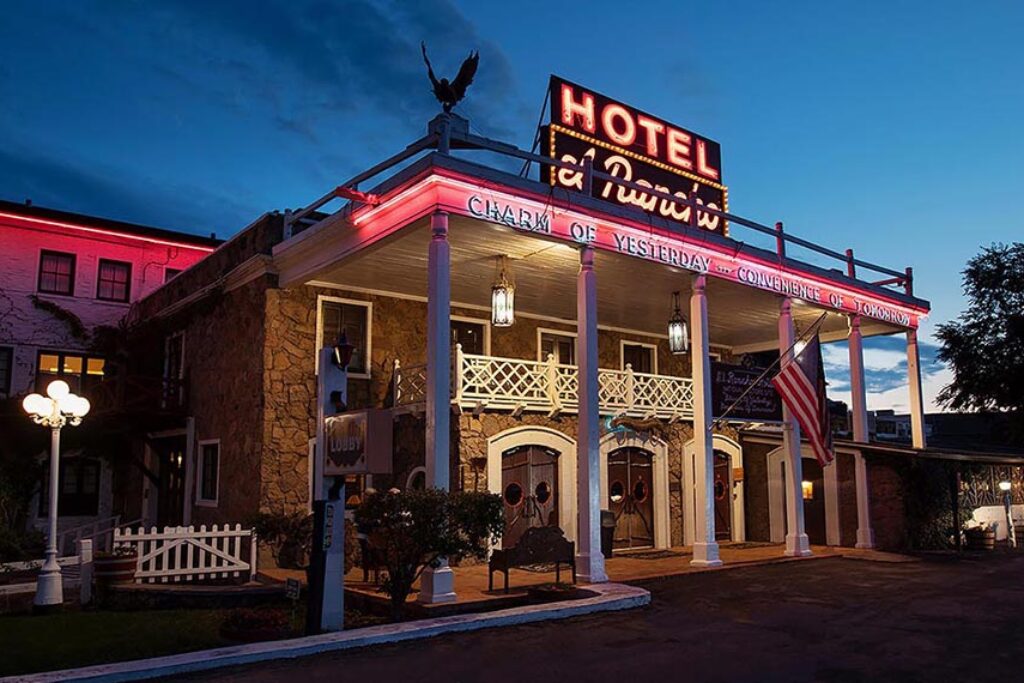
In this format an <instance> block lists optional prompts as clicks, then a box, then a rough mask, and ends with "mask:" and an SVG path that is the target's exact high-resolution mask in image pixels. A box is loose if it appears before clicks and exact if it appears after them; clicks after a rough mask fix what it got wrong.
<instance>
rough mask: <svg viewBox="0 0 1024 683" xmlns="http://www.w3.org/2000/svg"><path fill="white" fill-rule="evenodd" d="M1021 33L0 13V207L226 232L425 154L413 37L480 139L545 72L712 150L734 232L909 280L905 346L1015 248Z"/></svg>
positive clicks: (382, 9)
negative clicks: (462, 90)
mask: <svg viewBox="0 0 1024 683" xmlns="http://www.w3.org/2000/svg"><path fill="white" fill-rule="evenodd" d="M1022 31H1024V5H1022V4H1020V3H1016V2H1006V1H1000V0H979V1H978V2H975V3H963V2H939V1H932V2H820V1H819V2H796V1H790V2H769V1H765V0H762V1H757V2H753V1H751V2H706V1H705V2H700V3H697V2H645V3H633V2H621V1H619V2H611V1H607V2H605V1H596V0H595V1H591V2H586V3H582V2H575V3H558V2H550V1H548V2H540V1H537V0H517V1H516V2H501V3H490V2H470V1H458V0H455V1H447V0H428V1H423V2H379V3H372V2H363V1H335V2H331V1H326V0H320V1H310V0H287V1H284V0H273V1H269V0H264V1H261V2H251V1H246V2H242V1H240V0H237V1H236V0H226V1H222V2H218V1H216V0H211V1H208V2H199V1H194V0H176V1H175V0H164V1H162V2H133V1H130V0H82V1H77V2H57V1H54V2H39V1H38V0H31V1H26V0H8V2H6V3H5V4H4V12H3V19H2V21H0V57H2V58H0V99H2V102H3V106H2V107H0V197H3V198H7V199H12V200H22V199H24V198H26V197H31V198H32V199H33V200H34V201H35V203H37V204H40V205H46V206H52V207H56V208H62V209H67V210H73V211H81V212H86V213H94V214H98V215H104V216H110V217H114V218H120V219H124V220H130V221H137V222H143V223H151V224H154V225H160V226H164V227H169V228H176V229H182V230H188V231H193V232H197V233H209V232H216V233H217V234H218V235H219V236H221V237H226V236H229V235H231V234H232V233H234V232H235V231H237V230H238V229H239V228H241V227H243V226H244V225H245V224H247V223H248V222H249V221H251V220H252V219H253V218H255V217H257V216H258V215H259V214H260V213H262V212H263V211H265V210H269V209H275V208H284V207H294V206H301V205H303V204H305V203H308V202H309V201H310V200H312V199H313V198H315V197H317V196H319V195H320V194H322V193H323V192H324V191H325V189H327V188H329V187H332V186H334V185H335V184H337V183H338V182H340V181H342V180H344V179H345V178H347V177H348V176H351V175H353V174H354V173H356V172H358V171H360V170H362V169H364V168H366V167H367V166H369V165H371V164H372V163H374V162H376V161H378V160H380V159H381V158H383V157H384V156H386V155H388V154H390V153H393V152H394V151H397V150H398V149H400V148H401V147H403V146H404V145H405V144H406V143H408V142H409V141H411V140H413V139H414V138H416V137H418V136H419V135H420V134H422V132H423V130H424V126H425V123H426V121H427V120H428V119H429V118H430V116H431V115H432V114H433V113H434V112H435V111H436V109H437V105H436V103H435V102H434V100H433V99H432V96H431V94H430V92H429V90H428V87H427V83H426V80H425V78H424V75H423V72H422V62H421V61H420V55H419V41H420V39H426V41H427V43H428V46H429V48H430V51H431V55H432V58H433V60H434V64H435V68H436V69H437V70H438V71H439V72H446V73H447V72H450V73H452V74H453V73H454V71H455V69H456V68H457V66H458V63H459V62H460V60H461V59H462V58H463V57H464V56H465V54H466V52H468V50H470V49H471V48H479V49H480V52H481V67H480V72H479V75H478V83H477V84H476V85H474V87H473V88H472V90H471V92H470V96H469V99H468V100H467V102H466V104H465V106H464V107H461V108H460V109H461V111H462V112H463V113H464V114H466V115H468V116H469V117H470V118H471V120H472V123H473V126H474V127H475V128H476V130H477V131H478V132H481V133H483V134H487V135H491V136H495V137H501V138H503V139H506V140H509V141H512V142H515V143H517V144H519V145H520V146H524V147H529V145H530V144H531V142H532V139H533V129H534V126H535V124H536V121H537V116H538V113H539V109H540V106H541V103H542V101H543V96H544V90H545V87H546V83H547V77H548V74H550V73H552V72H554V73H558V74H560V75H564V76H565V77H567V78H570V79H572V80H576V81H578V82H581V83H583V84H586V85H588V86H590V87H593V88H594V89H597V90H600V91H602V92H604V93H606V94H609V95H612V96H614V97H616V98H618V99H620V100H623V101H626V102H629V103H631V104H634V105H636V106H638V107H640V108H643V109H647V110H649V111H651V112H653V113H655V114H658V115H660V116H662V117H664V118H666V119H669V120H671V121H675V122H677V123H679V124H680V125H683V126H685V127H688V128H690V129H692V130H696V131H698V132H701V133H703V134H705V135H707V136H709V137H711V138H714V139H716V140H718V141H719V142H721V144H722V148H723V169H724V177H725V181H726V183H727V184H728V185H729V187H730V208H731V209H732V210H733V211H734V212H736V213H739V214H741V215H746V216H749V217H752V218H756V219H759V220H762V221H763V222H768V223H771V222H774V221H776V220H783V221H785V223H786V225H787V226H788V229H790V230H791V231H793V232H795V233H797V234H799V235H801V236H804V237H807V238H810V239H812V240H814V241H817V242H819V243H822V244H825V245H827V246H831V247H834V248H836V249H838V250H842V249H845V248H846V247H848V246H852V247H854V248H855V249H856V250H857V254H858V256H861V257H863V258H866V259H868V260H873V261H876V262H881V263H884V264H886V265H890V266H893V267H897V268H902V267H904V266H906V265H911V266H913V267H914V269H915V272H916V274H917V283H916V289H917V293H918V294H920V295H922V296H924V297H925V298H928V299H930V300H931V301H932V304H933V314H932V316H931V318H930V320H929V321H928V322H927V323H926V324H925V326H924V330H925V333H926V337H927V336H928V335H930V333H931V332H932V330H933V329H934V325H935V324H936V323H937V322H942V321H945V320H948V319H950V318H951V317H954V316H955V315H956V314H957V313H958V312H959V310H960V309H961V308H962V305H963V299H962V297H961V294H960V275H959V271H960V270H961V269H962V267H963V264H964V262H965V261H966V260H967V259H968V258H969V257H970V256H971V255H973V254H975V253H976V252H977V251H978V250H979V248H980V247H981V246H983V245H987V244H989V243H991V242H995V241H1012V240H1015V239H1016V240H1020V239H1022V236H1024V225H1022V216H1021V210H1020V208H1019V201H1020V195H1021V193H1022V187H1024V174H1022V173H1021V162H1020V159H1021V157H1022V156H1024V137H1022V136H1021V135H1020V132H1019V130H1020V126H1021V125H1022V122H1024V88H1022V87H1021V73H1022V72H1024V48H1022V47H1021V45H1022V43H1021V40H1020V35H1021V33H1022ZM737 236H739V235H738V234H737ZM901 349H902V341H900V340H899V339H898V338H890V339H888V340H885V341H880V342H876V343H873V344H872V346H871V348H870V351H869V354H868V356H869V358H868V365H869V369H870V370H871V373H872V375H871V381H872V383H873V384H872V386H873V387H874V388H875V389H876V390H877V392H878V394H877V395H876V397H875V398H874V399H873V406H874V407H887V406H890V405H891V406H894V407H896V408H897V409H901V408H905V405H906V400H905V393H906V392H905V390H904V389H903V388H902V387H901V385H902V380H903V376H902V373H903V368H904V366H903V358H902V351H901ZM933 351H934V349H932V348H930V347H929V348H926V349H925V358H924V364H925V367H926V374H927V375H928V386H929V395H931V394H932V393H934V390H935V389H936V388H937V387H938V386H939V385H940V384H941V382H942V381H943V379H944V378H945V377H946V376H947V373H946V371H940V370H939V369H938V368H937V367H935V366H934V365H933V364H932V362H931V358H932V356H933ZM844 355H845V351H843V349H842V348H841V347H839V346H836V345H833V346H832V347H831V348H830V349H829V353H828V354H827V356H826V360H827V361H828V362H829V363H830V365H829V367H830V378H831V380H832V385H833V386H832V388H833V390H834V392H833V393H836V394H837V395H839V396H841V395H842V392H843V389H844V388H845V385H846V381H845V378H844V377H843V376H842V375H843V372H842V368H843V365H844V358H843V357H844Z"/></svg>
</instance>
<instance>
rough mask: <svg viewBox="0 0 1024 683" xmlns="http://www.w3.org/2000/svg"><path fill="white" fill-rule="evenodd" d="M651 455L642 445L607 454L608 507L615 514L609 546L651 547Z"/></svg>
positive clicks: (652, 544) (652, 498)
mask: <svg viewBox="0 0 1024 683" xmlns="http://www.w3.org/2000/svg"><path fill="white" fill-rule="evenodd" d="M653 479H654V455H653V454H652V453H651V452H650V451H646V450H644V449H642V448H633V447H628V448H619V449H618V450H614V451H612V452H611V453H609V454H608V509H609V510H610V511H611V512H612V513H613V514H614V515H615V535H614V537H613V543H612V548H613V549H615V550H619V549H626V548H651V547H653V546H654V486H653Z"/></svg>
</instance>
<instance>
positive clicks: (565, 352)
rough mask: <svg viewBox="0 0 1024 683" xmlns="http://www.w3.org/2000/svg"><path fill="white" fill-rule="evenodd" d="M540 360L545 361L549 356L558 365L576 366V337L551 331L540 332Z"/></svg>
mask: <svg viewBox="0 0 1024 683" xmlns="http://www.w3.org/2000/svg"><path fill="white" fill-rule="evenodd" d="M538 334H539V335H540V345H539V348H540V358H539V359H538V360H541V361H545V360H547V359H548V356H549V355H553V356H554V357H555V362H556V363H559V364H560V365H576V335H574V334H568V333H565V332H554V331H551V330H540V331H539V332H538Z"/></svg>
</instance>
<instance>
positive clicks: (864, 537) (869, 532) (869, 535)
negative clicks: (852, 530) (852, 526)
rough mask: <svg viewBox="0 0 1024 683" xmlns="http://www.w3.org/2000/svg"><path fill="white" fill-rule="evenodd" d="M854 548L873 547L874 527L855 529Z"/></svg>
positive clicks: (866, 548)
mask: <svg viewBox="0 0 1024 683" xmlns="http://www.w3.org/2000/svg"><path fill="white" fill-rule="evenodd" d="M854 547H855V548H862V549H865V550H869V549H871V548H874V547H875V531H874V529H857V545H855V546H854Z"/></svg>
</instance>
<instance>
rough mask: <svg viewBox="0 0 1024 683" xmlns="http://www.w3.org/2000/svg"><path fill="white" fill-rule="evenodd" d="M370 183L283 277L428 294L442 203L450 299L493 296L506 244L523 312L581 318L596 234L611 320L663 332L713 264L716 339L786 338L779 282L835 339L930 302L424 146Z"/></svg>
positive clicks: (473, 303) (296, 249)
mask: <svg viewBox="0 0 1024 683" xmlns="http://www.w3.org/2000/svg"><path fill="white" fill-rule="evenodd" d="M371 194H373V195H376V196H377V197H378V198H379V202H377V203H375V204H373V205H370V204H366V205H354V204H349V205H347V206H345V207H344V208H343V209H342V210H341V211H338V212H337V213H335V214H333V215H331V216H328V217H326V218H324V219H323V220H320V221H319V222H317V223H316V224H315V225H313V226H311V227H309V228H307V229H305V230H303V231H301V232H298V233H297V234H295V235H293V236H292V237H290V238H289V239H286V240H285V241H283V242H282V243H280V244H278V245H277V246H275V247H274V251H273V253H274V261H275V266H276V268H277V270H278V272H279V276H280V280H281V284H282V286H291V285H297V284H306V283H317V284H324V285H328V286H335V287H344V288H350V289H355V290H371V291H375V292H381V293H392V294H396V295H400V296H406V297H424V296H425V294H426V278H427V269H426V262H427V245H428V243H429V240H430V231H429V225H428V224H429V216H430V214H431V213H433V212H434V211H435V210H436V209H443V210H447V211H449V212H450V213H451V218H450V225H449V242H450V244H451V253H452V262H451V266H452V267H451V278H452V280H451V281H452V301H453V303H454V304H456V305H464V306H467V307H470V308H480V309H481V310H486V309H487V308H488V307H489V303H490V286H491V284H492V281H493V279H494V275H495V264H496V258H497V257H499V256H508V257H509V258H510V261H511V268H512V271H513V273H514V276H515V280H516V283H517V289H516V309H517V312H518V313H520V314H526V315H530V316H537V317H541V318H550V319H557V320H564V321H571V320H573V319H574V318H575V310H576V296H575V275H576V272H577V270H578V266H579V260H578V257H577V254H576V249H575V247H576V246H577V242H579V241H581V240H588V241H592V242H594V243H595V245H596V246H597V247H598V249H597V250H596V252H597V260H596V265H595V269H596V272H597V276H598V318H599V321H600V324H601V325H602V326H608V327H616V328H621V329H630V330H636V331H640V332H644V333H648V334H652V335H658V336H663V335H664V333H665V324H666V321H667V318H668V316H669V314H670V301H671V298H670V297H671V293H672V292H674V291H679V292H680V293H681V294H682V295H684V296H685V295H686V294H687V293H688V292H689V288H690V280H691V278H690V274H692V273H693V272H695V271H702V272H707V274H708V275H709V284H708V295H709V320H710V325H711V329H710V334H711V341H712V343H713V344H716V345H721V346H728V347H731V348H732V349H733V350H734V351H736V352H749V351H759V350H765V349H772V348H777V343H778V342H777V339H778V330H777V324H778V299H779V293H780V291H790V292H791V293H793V290H792V289H789V290H787V289H786V288H793V287H799V288H800V289H799V290H798V291H797V292H795V294H803V295H805V297H806V298H801V297H800V296H795V295H794V306H793V312H794V320H795V323H796V325H797V327H798V330H799V329H806V327H808V326H810V325H812V324H813V323H814V321H815V320H816V319H817V318H818V317H819V316H820V315H821V314H822V313H823V312H825V313H827V314H826V315H825V319H824V321H823V323H822V328H821V330H822V338H823V339H825V340H830V339H842V338H845V337H846V334H847V324H848V323H847V316H846V315H845V314H847V313H852V312H855V311H856V312H861V313H862V314H863V315H862V331H863V333H864V334H865V335H877V334H892V333H895V332H900V331H905V330H907V329H912V328H914V327H916V326H917V324H918V321H919V319H920V317H921V316H923V315H925V314H927V311H928V309H929V305H928V302H927V301H925V300H923V299H920V298H917V297H914V296H910V295H908V294H905V293H903V292H899V291H894V290H893V289H889V288H887V287H883V286H880V285H877V284H872V283H870V282H866V281H863V280H858V279H855V278H851V277H848V276H847V275H846V274H845V273H842V272H840V271H838V270H829V269H825V268H821V267H819V266H815V265H812V264H809V263H805V262H802V261H799V260H796V259H793V258H789V257H783V258H781V259H780V258H779V257H778V256H777V255H776V254H775V253H774V252H769V251H766V250H764V249H760V248H757V247H754V246H751V245H747V244H744V243H743V242H740V241H738V240H736V239H733V238H730V237H724V236H722V235H719V234H716V233H712V232H708V231H704V230H699V229H695V228H691V227H688V226H685V225H680V224H678V223H672V222H669V221H666V220H663V219H658V218H652V217H651V216H649V215H647V214H645V213H643V212H641V211H640V210H639V209H633V208H628V207H623V206H620V205H617V204H612V203H610V202H605V201H601V200H599V199H594V198H591V197H589V196H585V195H582V194H579V193H569V192H566V191H564V190H561V189H558V188H552V187H551V186H549V185H547V184H545V183H542V182H538V181H535V180H530V179H526V178H522V177H519V176H517V175H513V174H510V173H506V172H504V171H500V170H496V169H494V168H490V167H487V166H483V165H480V164H476V163H472V162H469V161H466V160H464V159H459V158H455V157H452V156H450V155H446V154H440V153H430V154H428V155H426V156H424V157H423V158H421V159H419V160H418V161H416V162H415V163H413V164H411V165H409V166H408V167H407V168H405V169H403V170H401V171H399V172H398V173H395V174H394V175H393V176H392V177H390V178H388V179H387V180H385V181H384V182H382V183H381V184H380V185H378V186H377V187H376V188H375V189H374V190H373V191H372V193H371ZM545 227H546V228H547V229H544V228H545ZM588 227H589V228H592V232H588V231H587V230H588ZM574 231H575V232H574ZM641 245H643V246H641ZM815 298H816V299H817V300H816V301H812V300H811V299H815ZM839 301H841V303H840V302H839ZM684 305H685V304H684ZM685 312H686V311H685V310H684V313H685Z"/></svg>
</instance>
